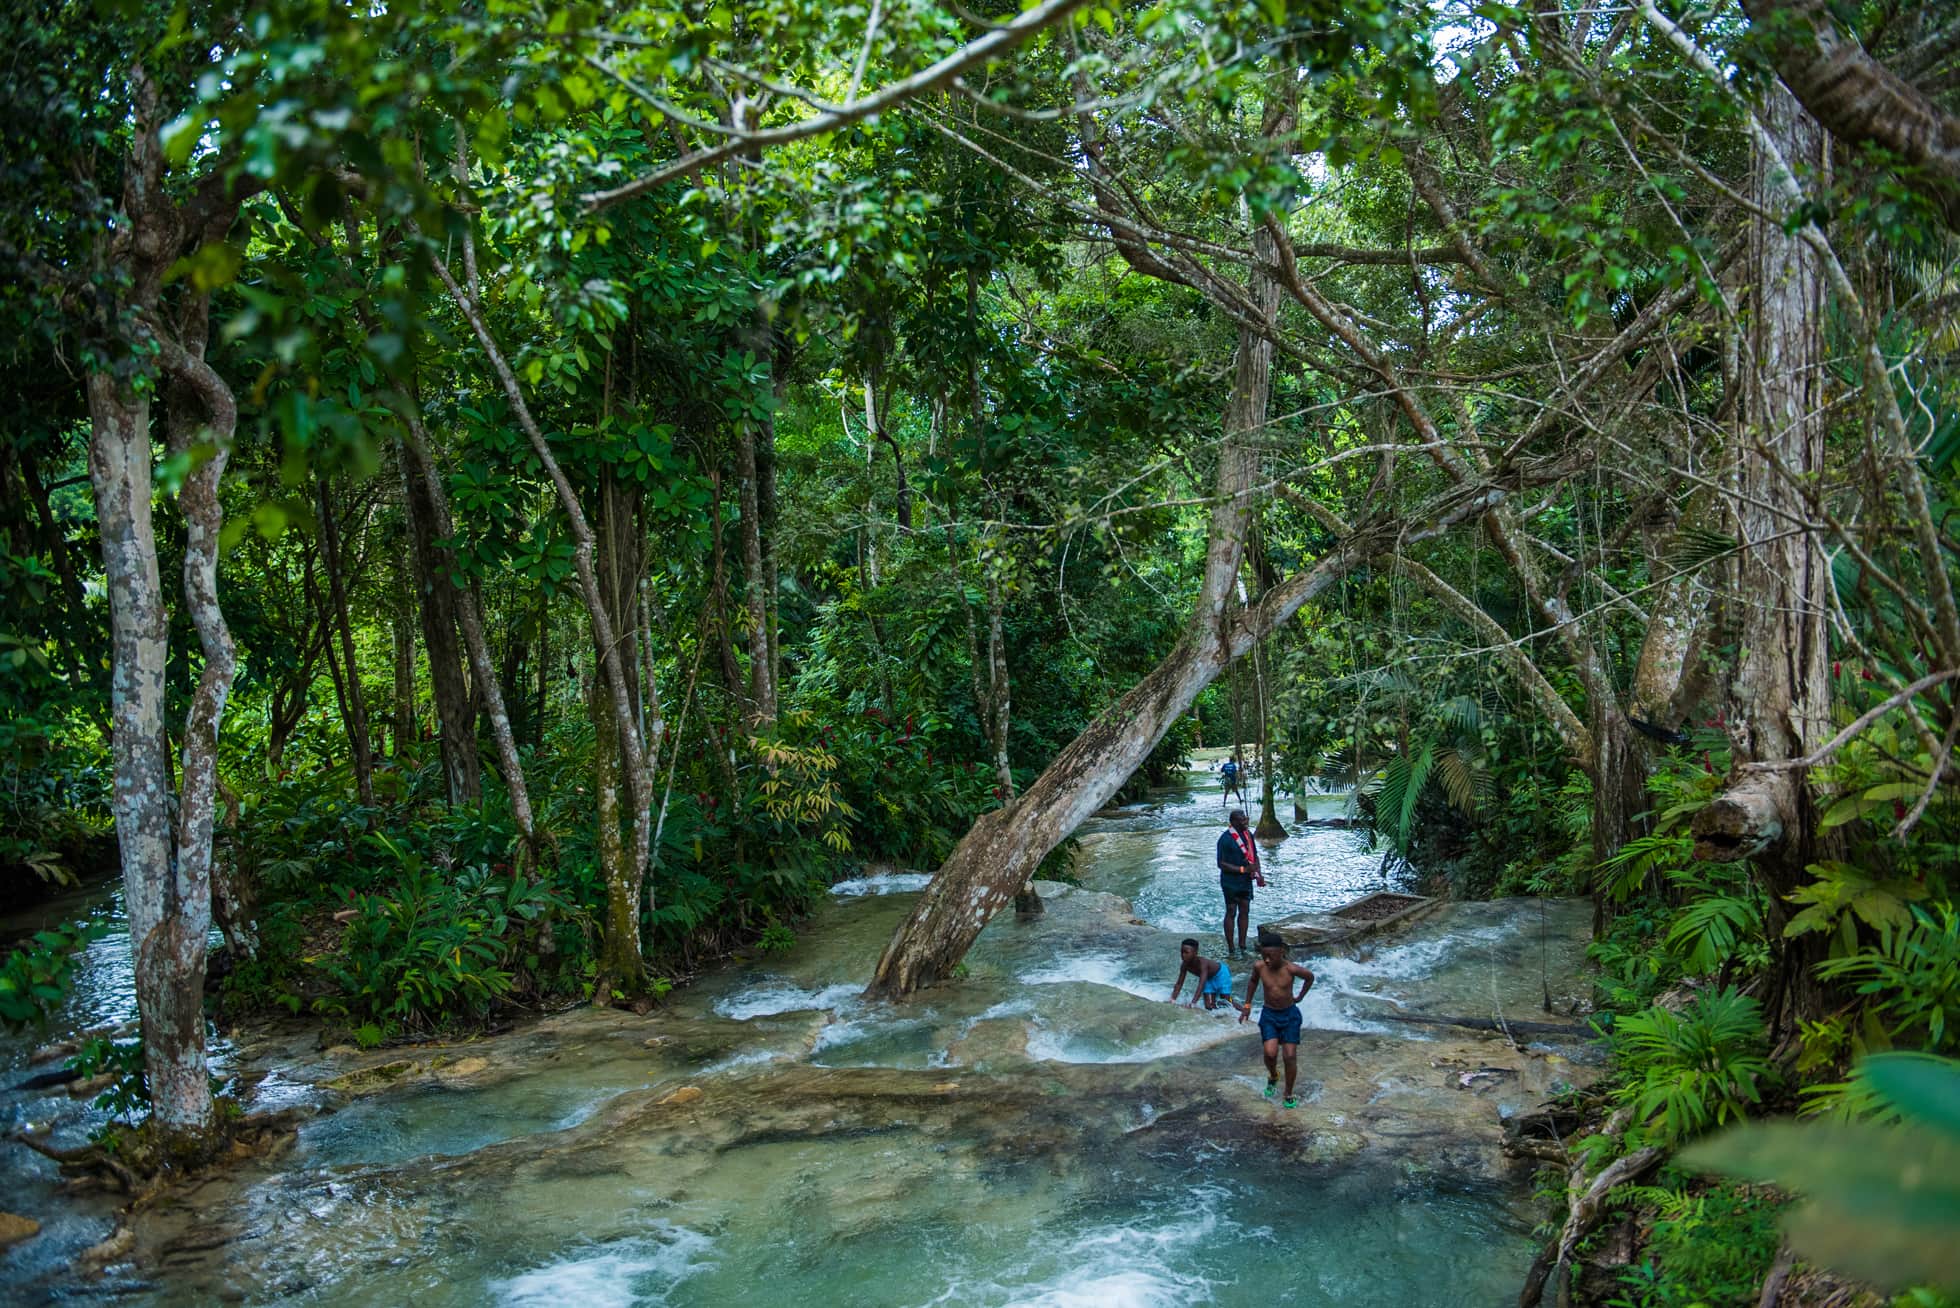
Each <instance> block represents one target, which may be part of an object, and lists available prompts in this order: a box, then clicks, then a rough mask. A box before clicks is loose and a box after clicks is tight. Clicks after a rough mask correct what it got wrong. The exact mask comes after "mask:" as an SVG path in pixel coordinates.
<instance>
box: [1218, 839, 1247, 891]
mask: <svg viewBox="0 0 1960 1308" xmlns="http://www.w3.org/2000/svg"><path fill="white" fill-rule="evenodd" d="M1248 839H1250V837H1248ZM1218 862H1219V864H1220V866H1221V868H1223V869H1228V870H1224V871H1220V872H1219V874H1218V884H1219V885H1220V886H1223V887H1224V888H1225V889H1227V890H1230V891H1234V892H1245V891H1250V890H1251V889H1252V867H1251V865H1250V864H1248V863H1247V861H1246V857H1245V851H1244V850H1243V849H1240V848H1239V842H1238V840H1237V839H1235V838H1234V836H1233V834H1232V830H1231V828H1229V827H1227V828H1226V830H1225V834H1224V835H1222V836H1220V837H1219V838H1218Z"/></svg>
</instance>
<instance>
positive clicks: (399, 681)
mask: <svg viewBox="0 0 1960 1308" xmlns="http://www.w3.org/2000/svg"><path fill="white" fill-rule="evenodd" d="M412 593H413V588H412V587H411V596H412ZM413 606H414V602H413V599H412V597H411V598H410V599H409V600H408V602H406V603H403V604H401V605H400V606H399V607H398V608H396V610H395V615H394V619H395V620H394V627H395V754H394V756H395V757H396V758H404V757H406V756H407V755H408V754H409V753H410V752H411V751H412V750H413V748H414V746H413V745H412V744H411V742H412V741H413V740H414V739H415V619H414V617H413V615H412V614H411V613H410V612H409V610H410V609H411V608H412V607H413Z"/></svg>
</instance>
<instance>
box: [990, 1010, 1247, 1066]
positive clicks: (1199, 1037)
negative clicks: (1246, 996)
mask: <svg viewBox="0 0 1960 1308" xmlns="http://www.w3.org/2000/svg"><path fill="white" fill-rule="evenodd" d="M1220 1011H1221V1012H1224V1011H1227V1010H1220ZM1234 1018H1235V1020H1234V1021H1233V1022H1231V1023H1228V1022H1226V1021H1224V1020H1222V1019H1220V1018H1217V1017H1216V1015H1214V1020H1213V1021H1210V1022H1205V1023H1196V1022H1194V1023H1191V1024H1189V1025H1186V1026H1180V1027H1179V1028H1177V1029H1175V1030H1171V1031H1165V1032H1163V1033H1162V1034H1160V1035H1156V1036H1153V1037H1151V1038H1150V1039H1148V1040H1144V1041H1140V1042H1134V1043H1120V1044H1119V1043H1116V1042H1113V1041H1108V1040H1098V1039H1095V1038H1093V1037H1089V1036H1084V1035H1082V1034H1080V1033H1078V1032H1071V1031H1057V1030H1054V1029H1053V1028H1051V1027H1049V1026H1047V1025H1046V1024H1045V1023H1043V1022H1042V1021H1041V1020H1040V1019H1039V1018H1037V1019H1035V1022H1034V1025H1033V1028H1032V1029H1031V1030H1029V1032H1028V1057H1030V1058H1032V1059H1035V1060H1036V1061H1037V1062H1043V1063H1154V1062H1156V1061H1157V1060H1158V1059H1160V1058H1176V1057H1178V1056H1180V1055H1183V1054H1188V1053H1191V1052H1192V1051H1193V1050H1198V1049H1203V1048H1206V1047H1207V1046H1209V1045H1215V1044H1218V1043H1220V1042H1222V1041H1225V1040H1230V1039H1231V1038H1232V1036H1233V1034H1234V1033H1235V1031H1236V1029H1237V1027H1236V1015H1234Z"/></svg>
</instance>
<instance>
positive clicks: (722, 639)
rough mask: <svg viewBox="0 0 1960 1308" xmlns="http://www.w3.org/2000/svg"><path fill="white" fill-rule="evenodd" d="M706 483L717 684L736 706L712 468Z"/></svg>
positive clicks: (717, 472) (716, 473)
mask: <svg viewBox="0 0 1960 1308" xmlns="http://www.w3.org/2000/svg"><path fill="white" fill-rule="evenodd" d="M708 480H709V485H710V488H711V490H712V498H711V499H710V500H709V501H708V509H709V517H708V525H709V549H710V554H711V557H712V559H713V572H712V575H711V581H712V585H713V588H714V608H715V643H716V646H717V651H716V652H717V653H718V654H719V655H720V657H721V684H722V685H724V686H726V687H727V688H728V693H729V695H730V696H731V697H732V698H733V699H734V700H735V701H736V702H737V704H738V705H739V704H740V703H741V701H742V699H743V696H744V693H745V692H744V690H743V685H742V668H741V665H740V664H739V663H738V662H736V659H735V637H734V634H733V633H734V626H735V619H734V615H733V613H731V612H730V610H731V608H732V607H733V605H732V603H731V602H730V599H729V593H728V550H727V548H726V546H725V544H724V535H723V532H722V522H721V469H720V468H718V467H717V468H715V469H713V470H712V471H711V472H710V474H709V478H708ZM745 711H746V710H745Z"/></svg>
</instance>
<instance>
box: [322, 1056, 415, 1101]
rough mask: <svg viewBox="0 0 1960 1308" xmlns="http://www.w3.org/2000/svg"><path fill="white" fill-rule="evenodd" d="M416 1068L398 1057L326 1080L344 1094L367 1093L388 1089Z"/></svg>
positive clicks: (327, 1085)
mask: <svg viewBox="0 0 1960 1308" xmlns="http://www.w3.org/2000/svg"><path fill="white" fill-rule="evenodd" d="M414 1070H415V1064H414V1063H412V1062H410V1061H409V1060H408V1059H406V1058H398V1059H396V1060H395V1061H394V1062H392V1063H380V1064H378V1065H376V1066H374V1067H362V1068H357V1069H355V1070H354V1071H352V1072H349V1073H347V1074H346V1075H344V1076H337V1077H335V1078H334V1079H333V1080H331V1081H328V1082H326V1083H325V1084H326V1087H327V1089H329V1090H338V1091H340V1092H341V1093H342V1094H349V1095H366V1094H373V1093H374V1092H375V1091H376V1090H382V1089H386V1088H387V1087H388V1086H391V1085H393V1084H394V1083H395V1082H397V1081H399V1080H401V1079H402V1078H403V1077H405V1076H407V1075H408V1074H409V1073H411V1072H413V1071H414Z"/></svg>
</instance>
